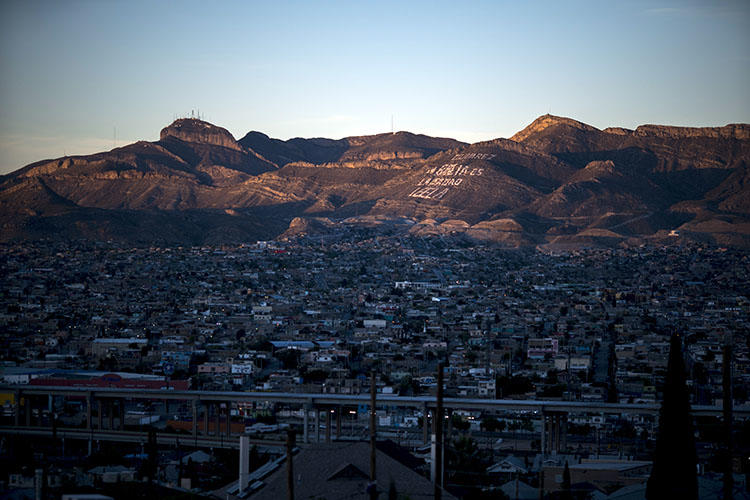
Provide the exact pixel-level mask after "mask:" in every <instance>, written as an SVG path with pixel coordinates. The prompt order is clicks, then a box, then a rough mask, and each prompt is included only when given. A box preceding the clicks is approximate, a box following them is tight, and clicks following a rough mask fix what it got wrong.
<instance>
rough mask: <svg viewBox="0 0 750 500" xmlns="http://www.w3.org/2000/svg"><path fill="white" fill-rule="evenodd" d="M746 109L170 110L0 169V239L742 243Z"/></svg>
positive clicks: (747, 229) (748, 137)
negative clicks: (406, 119)
mask: <svg viewBox="0 0 750 500" xmlns="http://www.w3.org/2000/svg"><path fill="white" fill-rule="evenodd" d="M749 165H750V125H748V124H732V125H726V126H724V127H713V128H709V127H706V128H688V127H672V126H660V125H642V126H639V127H637V128H636V129H635V130H630V129H625V128H606V129H603V130H600V129H597V128H595V127H592V126H590V125H587V124H584V123H581V122H578V121H576V120H573V119H570V118H563V117H557V116H552V115H544V116H541V117H539V118H537V119H536V120H534V121H533V122H532V123H531V124H530V125H529V126H528V127H526V128H525V129H523V130H521V131H520V132H518V133H517V134H515V135H514V136H512V137H511V138H510V139H495V140H491V141H486V142H479V143H475V144H466V143H463V142H460V141H457V140H454V139H448V138H437V137H429V136H425V135H416V134H412V133H408V132H397V133H387V134H378V135H371V136H359V137H347V138H344V139H339V140H332V139H323V138H315V139H301V138H295V139H290V140H287V141H283V140H279V139H273V138H270V137H268V136H267V135H265V134H263V133H261V132H249V133H248V134H247V135H245V136H244V137H243V138H241V139H239V140H236V139H235V138H234V137H233V136H232V134H231V133H229V131H227V130H226V129H224V128H221V127H218V126H216V125H213V124H210V123H207V122H205V121H201V120H196V119H178V120H176V121H175V122H174V123H172V124H170V125H169V126H167V127H165V128H164V129H163V130H162V131H161V133H160V138H159V140H158V141H155V142H147V141H139V142H136V143H134V144H129V145H127V146H124V147H119V148H115V149H113V150H111V151H108V152H102V153H97V154H93V155H88V156H68V157H63V158H57V159H53V160H43V161H39V162H35V163H32V164H30V165H27V166H25V167H23V168H21V169H19V170H16V171H15V172H12V173H10V174H8V175H5V176H2V177H0V227H2V231H1V233H0V240H2V241H28V240H37V239H81V238H83V239H94V240H110V239H112V240H119V241H123V242H128V243H133V244H204V243H212V244H218V243H236V242H245V241H255V240H259V239H260V240H264V239H274V238H282V239H284V238H301V237H308V238H330V237H336V235H341V234H352V233H356V232H357V231H360V230H362V231H367V232H368V233H373V232H374V234H379V235H390V236H396V237H401V236H409V235H411V236H415V237H436V238H452V239H457V240H465V241H469V242H483V243H490V244H496V245H500V246H505V247H523V246H544V247H550V248H577V247H582V246H618V245H640V244H644V243H654V244H681V243H684V242H686V241H692V242H696V241H697V242H702V243H706V244H715V245H731V246H742V247H750V173H749V171H748V166H749Z"/></svg>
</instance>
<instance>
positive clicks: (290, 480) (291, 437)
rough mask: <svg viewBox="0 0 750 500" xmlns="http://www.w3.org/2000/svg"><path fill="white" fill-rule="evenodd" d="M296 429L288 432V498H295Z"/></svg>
mask: <svg viewBox="0 0 750 500" xmlns="http://www.w3.org/2000/svg"><path fill="white" fill-rule="evenodd" d="M294 440H295V439H294V431H293V430H290V431H287V433H286V491H287V499H288V500H294V464H293V463H292V458H293V457H292V452H293V450H294Z"/></svg>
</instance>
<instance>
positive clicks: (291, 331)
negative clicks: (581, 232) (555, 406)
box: [0, 234, 750, 498]
mask: <svg viewBox="0 0 750 500" xmlns="http://www.w3.org/2000/svg"><path fill="white" fill-rule="evenodd" d="M2 258H3V261H4V265H3V266H2V271H1V272H2V276H1V277H0V279H1V280H2V286H1V287H0V297H2V304H1V305H0V318H2V324H3V325H4V328H3V329H2V331H1V332H0V335H2V343H1V344H0V345H1V346H2V347H0V349H2V350H1V351H0V355H2V360H3V361H2V365H3V367H2V372H1V375H0V376H1V377H2V383H4V384H6V385H8V386H11V385H13V386H16V387H17V386H18V385H24V384H26V385H28V386H29V387H32V386H34V385H36V386H45V387H47V386H65V387H89V388H93V387H122V388H135V387H152V388H158V389H163V390H176V389H178V390H200V391H230V392H252V393H258V392H268V393H274V394H275V393H289V394H297V393H298V394H321V395H324V394H325V395H327V394H340V395H359V394H362V395H364V396H366V395H367V394H369V392H370V385H371V378H370V374H372V373H374V374H375V379H374V380H375V383H376V392H377V394H378V397H382V396H386V395H387V396H389V397H395V396H398V397H420V396H432V397H434V396H435V392H436V386H437V382H436V374H437V371H438V363H442V364H443V366H444V372H443V373H444V376H445V384H444V388H445V389H444V392H445V397H446V398H467V399H468V400H472V401H474V400H476V399H486V400H496V399H497V400H506V399H513V400H521V401H523V400H545V401H562V402H584V403H592V404H596V403H623V404H632V405H637V404H646V405H648V404H658V403H659V402H660V401H661V400H662V393H661V391H662V387H663V385H664V379H665V374H666V370H667V359H668V355H669V350H670V337H671V336H672V335H673V334H675V333H677V334H679V335H680V336H681V338H682V339H683V340H682V341H683V354H684V360H685V364H686V374H687V385H688V389H689V393H690V400H691V404H692V405H693V406H696V407H707V406H713V407H719V408H720V407H721V405H722V395H723V388H722V387H723V386H722V384H723V383H724V380H723V377H722V368H723V353H724V352H725V351H724V350H723V349H724V346H725V345H727V344H729V345H731V346H732V350H733V372H732V373H733V377H732V378H733V398H734V402H733V404H734V407H735V411H738V410H741V409H742V408H744V407H745V406H746V405H747V399H748V392H747V387H749V386H750V384H748V381H749V379H750V358H748V351H749V350H750V342H749V340H750V337H748V335H747V326H748V324H749V323H748V321H749V318H748V314H749V313H750V300H749V299H748V297H747V290H748V289H749V287H748V284H749V283H750V266H749V265H748V257H747V255H746V254H745V253H744V252H742V251H739V250H734V249H729V248H715V247H701V246H698V245H689V246H683V247H681V246H672V247H648V246H642V247H637V248H614V249H601V248H599V249H582V250H575V251H569V252H557V253H550V252H546V253H543V252H540V251H534V250H515V251H504V250H498V249H497V248H492V247H482V246H479V247H476V246H475V247H469V246H467V245H465V244H461V243H460V242H458V243H457V242H455V241H451V240H449V239H419V238H413V239H394V238H386V237H379V236H376V237H368V236H367V235H366V234H362V235H356V237H348V238H340V239H336V240H333V239H327V240H321V241H311V240H306V239H299V240H293V241H287V242H276V241H274V242H257V243H254V244H246V245H237V246H217V247H208V246H204V247H168V248H154V247H151V248H147V247H142V248H130V247H125V246H122V245H118V244H115V243H93V242H78V243H75V242H71V243H36V244H25V245H5V246H4V247H3V248H2ZM730 352H731V351H730ZM153 399H154V401H145V402H139V403H138V404H136V403H135V402H130V403H119V405H120V408H119V410H118V411H119V413H118V411H115V410H114V408H106V407H105V409H104V410H102V406H101V404H100V406H99V407H98V410H96V411H95V412H94V413H98V419H99V424H98V425H99V427H100V428H103V427H102V425H103V426H104V427H107V424H106V423H105V424H102V419H103V418H104V420H105V421H106V419H107V418H109V419H110V421H109V428H110V429H114V428H115V427H114V424H113V422H114V420H115V419H117V421H118V426H119V428H141V429H145V428H146V425H150V426H151V427H152V428H153V429H156V430H158V432H159V433H160V434H163V433H167V434H169V433H172V434H177V435H179V434H180V433H185V434H188V435H189V434H190V432H191V430H192V432H194V433H197V432H198V428H200V429H201V434H202V433H205V434H207V435H208V434H214V435H216V436H218V435H219V434H223V432H224V431H223V430H222V427H221V425H222V424H221V421H220V420H219V418H224V419H225V420H223V422H225V424H224V426H225V427H224V429H225V430H226V433H227V435H231V434H233V433H234V434H240V433H243V432H245V433H246V434H250V435H253V436H255V437H256V438H258V439H259V440H260V441H259V442H260V443H261V444H260V445H258V446H256V447H255V448H254V452H253V453H254V454H255V455H254V457H255V458H254V459H251V466H250V467H251V469H257V468H258V467H259V466H260V465H261V464H263V463H267V464H268V463H273V461H274V460H275V458H274V457H278V456H279V455H280V453H281V451H283V450H280V449H279V450H276V451H274V448H273V447H272V446H271V444H272V443H271V441H273V439H274V438H277V439H278V440H281V439H283V436H282V435H283V434H284V432H285V430H286V429H296V430H297V434H298V436H299V438H298V439H300V440H303V439H304V440H305V441H306V442H307V441H315V442H319V441H322V440H325V441H327V442H330V441H331V439H332V437H331V434H332V432H333V433H334V434H335V440H336V441H351V442H356V441H360V440H366V438H367V433H368V410H367V407H366V405H359V407H357V405H354V406H351V408H346V411H344V412H343V413H344V414H343V416H342V415H341V414H340V413H341V412H340V411H339V409H336V410H333V409H332V410H331V413H332V414H333V416H331V415H329V414H328V412H327V411H326V412H325V417H324V419H325V423H322V424H321V423H320V422H319V421H318V418H319V416H320V412H319V411H318V412H317V413H316V412H313V413H316V415H315V420H314V421H315V426H314V429H311V427H310V426H311V423H312V421H313V419H312V418H310V419H309V420H310V421H309V422H308V417H307V414H305V416H304V420H303V419H302V413H301V410H298V409H295V408H292V407H289V406H288V405H284V404H278V403H276V404H271V403H269V404H265V405H263V404H258V405H256V404H253V405H252V407H248V406H246V405H243V404H242V403H233V404H229V407H228V408H225V409H223V410H216V412H217V413H216V414H215V415H216V423H215V424H214V422H213V420H214V414H211V410H210V409H206V410H205V411H204V413H205V414H204V419H205V427H204V423H203V422H202V421H201V419H200V417H199V415H198V413H196V410H195V409H194V410H193V413H192V415H191V412H190V409H189V407H188V406H189V405H185V404H176V405H171V408H170V406H169V404H168V403H167V402H166V400H164V402H163V403H162V401H161V400H159V399H158V398H153ZM18 403H19V401H16V400H15V399H14V395H13V393H12V392H9V393H7V394H5V395H3V416H2V418H3V422H4V425H9V424H10V423H12V421H13V416H14V414H15V412H16V407H17V406H18ZM20 403H21V404H23V402H20ZM85 406H86V405H84V404H81V402H80V401H76V400H75V398H72V399H71V398H67V399H66V398H52V399H50V402H49V403H48V402H46V401H45V402H44V404H42V405H41V406H38V408H37V407H33V405H32V411H28V410H26V413H27V414H28V416H27V417H26V418H27V425H38V426H52V425H53V424H52V420H53V419H54V420H55V424H54V425H56V426H59V427H60V428H62V427H70V428H76V427H85V426H86V423H85V422H84V421H85V420H86V417H85V413H86V410H85ZM292 406H293V405H292ZM362 406H364V408H363V407H362ZM425 408H426V407H425ZM90 411H91V410H90V409H89V412H90ZM222 412H223V413H222ZM209 415H210V420H211V424H210V425H209V423H208V422H209ZM377 415H378V432H379V439H380V438H382V439H386V440H390V441H393V442H398V444H399V445H400V447H403V449H405V450H408V451H410V452H412V453H413V457H416V458H415V460H418V461H420V460H421V463H422V464H423V465H417V466H415V467H414V470H415V471H416V472H417V473H419V474H422V475H423V476H425V477H429V476H430V472H429V467H430V458H431V455H430V447H429V443H427V442H426V439H423V436H424V437H425V438H426V437H427V434H426V433H427V430H428V429H427V426H424V425H422V424H423V418H424V415H425V413H424V410H423V409H421V408H409V407H397V406H385V407H379V408H378V410H377ZM449 415H450V417H449V420H448V422H449V424H448V425H449V427H448V430H447V432H448V436H449V437H448V438H447V440H446V441H447V442H446V450H445V454H446V463H445V474H446V479H445V486H446V495H450V494H455V495H456V496H458V497H463V498H484V496H482V495H487V496H486V497H487V498H497V497H498V496H499V497H501V498H502V496H501V495H502V494H505V495H508V496H509V497H510V498H514V496H513V494H515V495H520V493H519V484H520V485H521V489H524V488H526V489H527V490H528V491H527V493H528V495H531V497H533V498H538V497H539V492H538V490H539V489H540V485H539V477H540V472H544V474H542V477H544V475H546V477H547V478H548V479H547V483H546V484H545V486H544V487H543V488H542V489H543V490H544V492H545V493H548V494H551V495H554V494H559V493H560V490H561V489H562V488H563V481H562V480H561V479H560V478H561V477H562V468H563V467H564V466H565V467H566V468H567V465H566V463H569V464H570V466H571V472H572V473H573V482H577V479H576V474H579V473H580V474H581V475H580V476H578V478H579V480H578V482H583V481H582V480H580V478H583V477H584V476H585V474H587V473H588V474H589V475H588V476H585V477H587V478H589V479H587V480H588V481H589V483H590V485H589V487H588V490H585V491H584V490H580V491H579V492H578V493H577V494H578V495H579V496H580V498H620V497H615V496H612V497H607V496H601V495H609V494H614V493H615V492H617V491H618V490H620V489H621V488H624V487H625V488H631V489H632V488H633V487H634V486H643V487H645V486H644V485H643V484H644V483H645V480H646V479H647V478H648V474H649V472H650V464H651V460H652V454H653V447H654V442H655V441H654V440H655V437H656V434H657V431H658V418H657V417H658V415H657V414H655V413H653V412H651V413H649V412H641V413H638V412H635V411H634V412H623V413H621V414H615V413H612V412H610V413H606V412H603V411H579V412H574V413H571V414H570V416H569V417H567V416H566V419H565V422H564V424H563V425H564V430H563V434H562V438H561V437H560V436H559V429H558V430H557V431H555V433H557V434H558V435H557V437H556V438H555V439H556V440H557V441H556V442H555V443H554V445H551V444H550V443H549V442H547V443H544V438H542V439H541V440H540V430H541V421H540V420H539V418H538V416H535V415H534V414H533V413H531V412H529V411H525V410H507V411H499V412H494V411H487V410H478V409H471V408H468V409H461V408H459V407H456V408H454V409H452V410H451V411H450V412H449ZM16 418H19V417H16ZM89 418H92V417H91V416H89ZM94 418H96V417H94ZM332 419H333V420H332ZM342 419H343V424H342ZM333 421H335V424H334V423H332V422H333ZM199 424H200V425H199ZM695 424H696V441H697V448H698V461H699V467H700V471H701V474H700V476H699V478H700V481H701V483H700V484H701V487H702V488H704V489H705V490H706V491H709V490H711V488H714V489H715V490H716V492H717V493H715V494H714V497H709V496H705V498H718V497H717V496H716V495H718V492H719V491H720V490H721V484H722V483H721V475H720V472H722V470H721V456H720V453H719V449H720V448H721V444H720V437H719V436H720V419H719V418H716V417H709V416H705V417H702V416H701V417H696V419H695ZM89 425H90V421H89ZM433 425H434V424H433ZM303 427H304V428H303ZM321 432H324V433H325V439H323V438H322V437H321V435H320V433H321ZM542 434H543V433H542ZM734 438H735V446H736V447H737V449H738V450H744V451H742V452H740V453H737V454H736V456H737V457H741V456H746V455H747V453H746V452H747V449H748V447H749V446H750V441H749V439H750V427H749V426H748V425H747V424H742V422H740V421H738V422H737V423H736V425H735V430H734ZM263 439H267V440H269V446H264V445H263V444H262V440H263ZM63 442H65V440H64V439H63ZM425 445H426V448H425ZM18 446H19V443H18V442H14V441H13V438H10V437H9V438H8V439H5V440H4V441H3V450H2V453H3V460H4V463H5V465H7V467H4V470H6V471H7V472H6V475H5V477H3V478H0V480H2V481H8V482H6V483H5V484H6V485H10V486H14V485H15V486H16V487H18V488H21V487H22V486H23V485H24V484H34V483H33V481H34V478H33V475H34V472H35V470H38V469H39V468H42V469H43V470H44V471H45V472H44V473H45V474H47V475H48V476H49V477H53V476H54V477H55V478H56V479H55V480H56V481H58V483H55V484H58V488H60V487H62V486H60V485H61V484H63V483H64V481H65V478H68V481H74V482H75V483H76V484H82V482H83V483H87V484H89V485H90V486H91V488H94V489H92V491H94V490H95V486H101V484H102V477H104V476H106V474H105V473H104V472H102V470H105V471H106V468H107V467H118V468H119V469H117V470H120V471H121V472H120V473H119V475H118V474H115V476H114V478H115V479H112V475H111V474H110V475H109V476H106V477H107V479H106V480H105V482H107V483H114V484H117V483H118V482H120V481H124V480H125V478H127V479H129V480H133V479H135V478H137V477H143V475H144V474H145V473H144V463H147V462H149V460H148V459H146V458H144V457H146V455H147V453H144V450H143V443H142V442H141V445H140V448H139V447H138V446H135V447H134V448H133V450H131V452H130V453H129V454H128V455H127V456H128V457H129V458H125V457H126V455H125V454H123V453H120V454H117V453H113V449H112V448H111V446H117V447H120V448H121V447H122V446H123V445H112V444H107V443H105V442H104V441H101V442H99V441H97V442H96V449H95V450H91V444H90V443H89V445H88V446H89V448H88V450H87V449H86V447H85V441H84V442H83V444H81V446H83V448H80V449H77V448H75V445H68V446H69V449H68V455H69V457H68V459H67V460H66V459H64V456H65V452H64V451H63V452H62V455H61V453H60V450H59V445H57V444H53V445H51V446H56V447H57V448H56V449H55V450H54V451H50V452H48V453H47V454H45V457H44V458H41V457H40V456H28V457H27V461H26V462H24V461H23V460H17V459H16V460H14V459H13V457H14V456H16V457H17V456H18ZM63 450H64V445H63ZM139 450H140V453H138V451H139ZM190 452H191V450H189V449H183V450H180V449H179V448H178V449H177V450H175V449H169V450H167V449H164V448H163V447H162V448H161V449H160V451H159V453H153V454H152V455H155V459H154V462H155V463H154V465H153V471H152V475H153V476H155V477H157V478H159V481H160V484H163V485H165V487H166V486H167V485H171V486H173V487H176V488H181V490H180V491H183V492H184V494H186V495H188V494H191V495H209V494H211V492H214V493H215V492H216V490H221V487H222V486H223V484H222V483H230V482H231V481H232V480H235V482H236V473H235V471H236V467H237V465H236V463H235V462H236V460H237V458H236V457H235V455H236V452H232V453H230V452H228V451H227V450H217V451H216V453H214V454H213V455H209V454H208V453H207V452H205V451H204V452H203V454H204V455H207V456H208V457H209V458H206V457H201V460H205V464H202V466H201V467H199V466H198V465H197V460H198V459H197V458H196V459H195V460H192V459H191V467H190V468H191V472H190V473H189V474H188V472H186V471H181V472H180V473H178V472H177V468H178V467H177V466H176V465H175V464H182V463H183V462H186V461H181V459H182V458H183V456H187V455H188V453H190ZM545 452H546V454H545ZM76 453H78V454H79V456H88V458H87V460H88V464H89V467H88V469H86V468H85V467H81V463H80V460H75V461H74V462H73V463H71V460H70V456H76ZM193 453H195V452H193ZM742 453H744V455H743V454H742ZM24 456H26V455H24ZM603 457H604V458H606V460H604V462H602V460H603ZM193 458H195V457H193ZM108 461H109V462H108ZM193 461H196V464H193ZM110 462H111V463H110ZM735 462H736V463H735V466H734V469H735V472H736V473H737V474H736V476H737V480H736V481H735V482H736V485H735V486H736V487H738V488H740V489H743V488H744V487H743V486H742V485H744V484H746V483H745V479H744V477H743V476H742V475H741V474H740V473H746V472H747V464H746V463H743V461H742V460H741V459H740V458H737V459H736V460H735ZM587 463H589V464H601V463H606V464H608V465H607V467H609V469H611V470H610V472H612V471H614V472H615V473H613V474H609V475H607V477H606V478H605V479H602V478H599V479H596V478H597V477H598V476H597V474H596V473H592V472H591V470H597V469H596V467H595V466H594V465H589V467H588V468H587V467H586V464H587ZM218 464H221V465H218ZM613 464H620V465H619V468H618V467H616V466H615V465H613ZM229 465H231V466H229ZM102 468H104V469H102ZM576 468H578V469H579V471H578V472H576ZM180 469H181V467H180ZM185 469H186V470H187V469H188V467H187V465H186V466H185ZM589 469H591V470H589ZM478 470H481V471H484V472H483V473H482V474H481V475H480V476H481V477H480V478H477V477H472V476H471V475H470V472H472V471H473V472H474V473H476V471H478ZM545 471H546V472H545ZM599 472H601V471H599ZM103 475H104V476H103ZM600 475H601V474H600ZM83 477H85V478H87V479H85V480H84V479H82V478H83ZM185 477H189V478H191V479H192V482H191V481H188V482H187V483H186V482H184V479H185ZM550 477H552V478H556V480H552V479H549V478H550ZM48 484H49V485H52V484H53V482H51V480H50V481H48ZM469 484H471V486H468V485H469ZM503 485H510V486H507V487H506V489H501V487H502V486H503ZM592 485H593V486H592ZM381 488H383V491H386V490H387V485H385V486H383V485H381ZM50 491H58V490H54V488H51V487H50ZM96 491H100V490H96ZM110 491H111V490H110ZM261 491H262V490H261ZM188 492H192V493H188ZM449 492H452V493H449ZM529 492H531V493H529ZM594 493H597V494H599V495H600V496H597V497H594V496H591V495H593V494H594ZM222 494H226V491H223V493H222ZM493 495H494V496H493ZM585 495H588V496H585ZM50 498H53V497H50ZM186 498H187V497H186ZM222 498H223V497H222ZM250 498H255V497H254V496H251V497H250ZM447 498H450V496H448V497H447ZM517 498H527V497H526V496H522V495H521V496H517ZM701 498H703V496H702V497H701Z"/></svg>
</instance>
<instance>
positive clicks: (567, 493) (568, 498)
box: [560, 460, 573, 500]
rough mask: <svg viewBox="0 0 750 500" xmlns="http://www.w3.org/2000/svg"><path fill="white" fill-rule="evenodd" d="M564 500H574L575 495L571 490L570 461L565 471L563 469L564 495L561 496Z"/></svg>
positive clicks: (566, 463)
mask: <svg viewBox="0 0 750 500" xmlns="http://www.w3.org/2000/svg"><path fill="white" fill-rule="evenodd" d="M560 498H561V499H563V500H573V493H572V492H571V490H570V467H568V461H567V460H566V461H565V469H563V480H562V495H561V496H560Z"/></svg>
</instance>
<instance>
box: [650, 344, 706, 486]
mask: <svg viewBox="0 0 750 500" xmlns="http://www.w3.org/2000/svg"><path fill="white" fill-rule="evenodd" d="M697 461H698V460H697V455H696V452H695V438H694V436H693V423H692V419H691V416H690V400H689V394H688V390H687V386H686V385H685V366H684V362H683V359H682V341H681V339H680V336H679V335H678V334H673V335H672V339H671V340H670V347H669V362H668V364H667V377H666V381H665V383H664V400H663V401H662V404H661V410H660V412H659V435H658V437H657V439H656V449H655V451H654V465H653V469H652V471H651V477H650V478H649V479H648V485H647V487H646V498H648V499H649V500H657V499H663V498H680V499H686V500H697V499H698V477H697V473H696V464H697Z"/></svg>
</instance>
